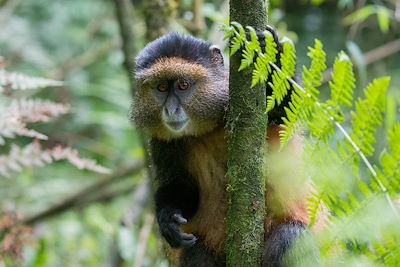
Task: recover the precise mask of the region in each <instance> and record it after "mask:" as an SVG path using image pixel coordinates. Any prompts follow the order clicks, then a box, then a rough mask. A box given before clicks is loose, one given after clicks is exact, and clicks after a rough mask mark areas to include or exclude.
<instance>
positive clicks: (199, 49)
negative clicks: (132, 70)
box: [136, 33, 211, 71]
mask: <svg viewBox="0 0 400 267" xmlns="http://www.w3.org/2000/svg"><path fill="white" fill-rule="evenodd" d="M210 46H211V44H210V43H208V42H206V41H203V40H201V39H197V38H194V37H192V36H189V35H182V34H180V33H169V34H166V35H164V36H162V37H160V38H158V39H156V40H154V41H153V42H151V43H149V44H148V45H147V46H146V47H145V48H144V49H143V50H142V51H141V52H140V54H139V55H138V56H137V57H136V71H141V70H144V69H147V68H149V67H150V66H151V65H153V64H154V63H155V62H156V60H157V59H159V58H171V57H178V58H182V59H186V60H188V61H189V62H195V63H198V64H201V65H203V66H204V67H206V68H207V67H210V58H211V51H210Z"/></svg>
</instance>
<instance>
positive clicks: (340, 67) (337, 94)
mask: <svg viewBox="0 0 400 267" xmlns="http://www.w3.org/2000/svg"><path fill="white" fill-rule="evenodd" d="M329 87H330V88H331V100H332V101H333V102H334V103H335V104H336V103H337V104H339V105H344V106H347V107H351V105H352V102H353V90H354V87H355V78H354V73H353V65H352V63H351V60H350V58H349V57H348V56H347V55H346V54H345V53H344V52H343V51H342V52H340V53H339V54H338V56H337V57H336V59H335V62H334V64H333V72H332V81H330V82H329Z"/></svg>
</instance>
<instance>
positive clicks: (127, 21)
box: [114, 0, 136, 92]
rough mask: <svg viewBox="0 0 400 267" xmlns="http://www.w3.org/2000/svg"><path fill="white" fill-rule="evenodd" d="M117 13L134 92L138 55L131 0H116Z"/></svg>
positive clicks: (125, 61)
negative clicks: (134, 73)
mask: <svg viewBox="0 0 400 267" xmlns="http://www.w3.org/2000/svg"><path fill="white" fill-rule="evenodd" d="M114 3H115V12H116V17H117V20H118V24H119V30H120V34H121V37H122V51H123V52H124V58H125V59H124V66H125V69H126V71H127V72H128V75H129V81H130V83H131V90H132V92H133V90H134V89H133V88H134V85H133V81H132V77H131V75H132V71H133V70H134V68H135V62H134V60H133V55H135V54H136V51H135V43H134V41H135V39H134V34H133V29H132V25H133V24H132V21H131V17H132V14H131V10H132V8H133V6H132V3H131V2H130V0H114Z"/></svg>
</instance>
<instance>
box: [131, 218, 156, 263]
mask: <svg viewBox="0 0 400 267" xmlns="http://www.w3.org/2000/svg"><path fill="white" fill-rule="evenodd" d="M153 225H154V215H153V214H147V215H146V217H145V219H144V223H143V227H142V229H141V230H140V233H139V242H138V247H137V249H136V255H135V261H134V263H133V267H141V266H142V263H143V259H144V255H145V254H146V249H147V246H148V242H149V236H150V233H151V228H152V227H153Z"/></svg>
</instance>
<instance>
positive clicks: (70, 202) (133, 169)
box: [21, 161, 144, 225]
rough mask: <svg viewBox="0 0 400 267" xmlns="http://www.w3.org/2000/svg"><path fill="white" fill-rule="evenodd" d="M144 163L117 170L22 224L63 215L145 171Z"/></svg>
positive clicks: (138, 162) (139, 162) (28, 218)
mask: <svg viewBox="0 0 400 267" xmlns="http://www.w3.org/2000/svg"><path fill="white" fill-rule="evenodd" d="M143 166H144V164H143V162H142V161H137V162H135V163H134V164H132V165H131V166H128V167H125V168H121V169H119V170H117V171H116V172H115V173H113V174H111V175H107V176H105V177H104V178H102V179H101V180H100V181H98V182H96V183H94V184H92V185H89V186H88V187H86V188H84V189H82V190H81V191H79V192H77V193H75V194H73V195H72V196H70V197H68V198H66V199H64V200H63V201H62V202H60V203H58V204H55V205H54V206H52V207H50V208H48V209H46V210H44V211H41V212H39V213H37V214H34V215H32V216H30V217H27V218H26V219H24V220H22V222H21V223H23V224H27V225H32V224H35V223H37V222H39V221H42V220H45V219H48V218H50V217H54V216H55V215H58V214H60V213H63V212H65V211H67V210H69V209H71V208H73V207H75V206H76V205H77V204H78V203H80V201H81V200H82V199H83V198H86V197H87V196H88V195H90V194H92V193H93V192H98V191H99V190H101V189H102V188H104V187H106V186H108V185H110V184H113V183H115V182H116V181H118V180H120V179H121V178H124V177H126V176H128V175H133V174H135V173H137V172H139V171H140V170H142V169H143Z"/></svg>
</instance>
